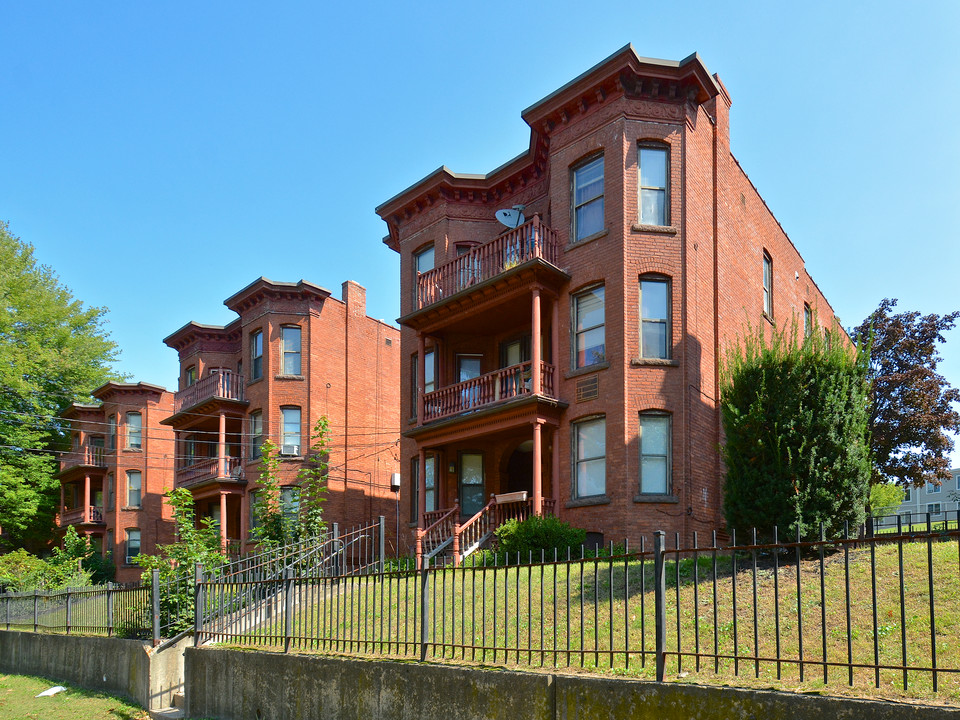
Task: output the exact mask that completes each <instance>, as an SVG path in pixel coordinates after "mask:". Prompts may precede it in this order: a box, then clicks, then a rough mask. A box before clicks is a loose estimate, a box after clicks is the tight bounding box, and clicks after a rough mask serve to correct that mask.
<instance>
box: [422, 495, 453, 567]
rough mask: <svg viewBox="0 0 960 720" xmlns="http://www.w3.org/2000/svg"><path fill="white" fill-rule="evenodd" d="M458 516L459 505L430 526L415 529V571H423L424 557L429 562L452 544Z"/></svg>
mask: <svg viewBox="0 0 960 720" xmlns="http://www.w3.org/2000/svg"><path fill="white" fill-rule="evenodd" d="M459 515H460V503H459V502H455V503H454V504H453V507H452V508H450V509H449V510H447V511H446V512H444V513H443V515H441V516H440V517H439V518H438V519H437V520H435V521H434V523H433V524H432V525H430V526H429V527H426V528H417V570H422V569H423V560H424V556H426V559H427V560H429V559H430V558H431V557H433V556H434V555H435V554H436V553H437V552H439V550H440V549H441V548H443V547H446V546H447V544H448V543H450V542H452V541H453V539H454V537H455V535H454V531H455V529H456V523H457V518H458V517H459Z"/></svg>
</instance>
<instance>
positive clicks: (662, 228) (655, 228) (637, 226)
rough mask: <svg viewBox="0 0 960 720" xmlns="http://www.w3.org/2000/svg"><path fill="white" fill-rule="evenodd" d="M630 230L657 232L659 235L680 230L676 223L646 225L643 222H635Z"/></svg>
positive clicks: (672, 233) (674, 233) (673, 233)
mask: <svg viewBox="0 0 960 720" xmlns="http://www.w3.org/2000/svg"><path fill="white" fill-rule="evenodd" d="M630 230H631V231H633V232H635V233H656V234H658V235H676V234H677V233H679V232H680V230H679V229H677V227H676V226H674V225H644V224H643V223H634V224H633V225H631V226H630Z"/></svg>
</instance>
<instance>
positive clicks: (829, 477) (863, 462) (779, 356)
mask: <svg viewBox="0 0 960 720" xmlns="http://www.w3.org/2000/svg"><path fill="white" fill-rule="evenodd" d="M814 327H817V326H816V323H814ZM868 360H869V350H868V349H867V348H860V349H859V350H857V349H856V348H853V347H851V346H850V345H849V344H847V343H846V342H845V338H843V337H841V336H840V335H839V333H831V334H830V335H829V337H826V338H825V337H824V336H823V335H822V334H821V333H820V332H816V331H815V332H813V333H812V334H811V335H810V336H809V337H807V338H804V339H803V340H800V339H799V338H798V331H797V328H796V325H795V324H794V326H793V328H792V330H791V331H790V332H789V333H776V332H775V333H774V334H773V337H772V339H771V340H766V339H765V338H764V336H763V333H762V331H761V332H760V333H757V334H754V335H752V336H748V337H747V339H746V341H745V342H744V346H743V347H742V348H739V349H734V350H732V351H731V352H730V353H729V354H728V355H727V358H726V363H725V366H724V372H723V382H722V384H721V417H722V420H723V431H724V434H725V435H726V442H725V444H724V446H723V448H722V451H721V452H722V456H723V460H724V462H725V464H726V469H727V474H726V481H725V483H724V497H723V508H724V514H725V515H726V519H727V526H728V528H730V529H736V530H740V531H749V530H750V529H751V528H754V527H755V528H757V530H758V531H759V532H760V533H761V534H763V535H764V536H766V535H767V534H768V533H769V532H770V531H771V530H772V529H773V526H774V525H776V526H778V527H779V528H780V536H781V537H793V535H794V533H796V532H797V531H798V530H799V532H800V534H801V536H803V537H806V538H810V537H813V536H815V535H816V534H817V533H818V531H819V524H820V523H821V522H822V523H824V525H825V529H826V533H827V536H828V537H830V536H836V535H838V534H839V533H842V532H843V524H844V522H845V521H846V522H849V523H850V524H851V526H856V525H857V524H859V523H860V522H862V521H863V518H864V505H865V503H866V499H867V492H868V487H869V481H870V445H869V442H868V419H869V415H868V414H869V397H868V390H869V386H868V381H867V364H868Z"/></svg>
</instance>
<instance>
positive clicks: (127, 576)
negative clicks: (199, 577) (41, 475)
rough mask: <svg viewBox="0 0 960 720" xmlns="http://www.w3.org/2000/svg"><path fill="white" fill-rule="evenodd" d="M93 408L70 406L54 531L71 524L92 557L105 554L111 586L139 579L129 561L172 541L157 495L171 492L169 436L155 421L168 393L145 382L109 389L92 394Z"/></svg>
mask: <svg viewBox="0 0 960 720" xmlns="http://www.w3.org/2000/svg"><path fill="white" fill-rule="evenodd" d="M93 396H94V397H95V398H97V399H98V400H100V404H99V405H86V404H80V403H75V404H73V405H72V406H70V408H69V409H68V410H67V412H66V413H64V417H65V418H66V419H67V420H69V421H70V425H71V442H72V449H71V451H70V452H67V453H63V455H62V456H61V459H60V482H61V485H60V512H59V515H58V522H59V526H60V528H61V529H63V530H66V528H67V527H69V526H70V525H73V526H74V527H76V529H77V532H78V533H79V534H81V535H86V536H88V537H89V538H90V540H91V542H92V543H93V546H94V547H95V548H96V549H97V551H98V552H102V553H107V552H112V553H113V556H114V560H115V564H116V567H117V574H116V579H117V581H118V582H132V581H135V580H138V579H139V578H140V572H141V570H140V567H139V566H138V565H135V564H133V563H132V562H129V560H130V559H131V558H132V557H133V556H135V555H138V554H139V553H140V552H144V553H153V552H155V551H156V547H157V545H158V544H163V543H169V542H171V541H172V540H173V515H172V512H171V509H170V507H169V506H167V505H166V504H165V503H164V502H163V493H165V492H166V491H167V490H169V489H170V488H171V487H173V452H174V451H173V444H174V443H173V432H172V431H171V430H170V429H169V428H166V427H163V426H162V425H160V420H161V419H163V418H165V417H167V416H168V415H169V414H170V413H171V412H172V411H173V393H170V392H167V390H165V389H164V388H162V387H159V386H157V385H150V384H147V383H142V382H140V383H120V382H111V383H107V384H106V385H103V386H101V387H99V388H97V389H96V390H94V391H93Z"/></svg>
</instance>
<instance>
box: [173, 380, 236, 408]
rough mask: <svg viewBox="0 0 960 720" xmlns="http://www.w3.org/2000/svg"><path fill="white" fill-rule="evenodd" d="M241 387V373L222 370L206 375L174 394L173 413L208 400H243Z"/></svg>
mask: <svg viewBox="0 0 960 720" xmlns="http://www.w3.org/2000/svg"><path fill="white" fill-rule="evenodd" d="M243 389H244V381H243V376H242V375H237V374H236V373H233V372H230V371H229V370H222V371H220V372H218V373H214V374H213V375H208V376H207V377H205V378H203V379H202V380H199V381H197V382H195V383H194V384H193V385H191V386H190V387H188V388H184V389H183V390H181V391H179V392H178V393H177V394H176V395H174V397H173V414H174V415H177V414H179V413H181V412H184V411H186V410H189V409H191V408H194V407H196V406H198V405H201V404H203V403H205V402H207V401H209V400H233V401H236V402H245V400H244V396H243Z"/></svg>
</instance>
